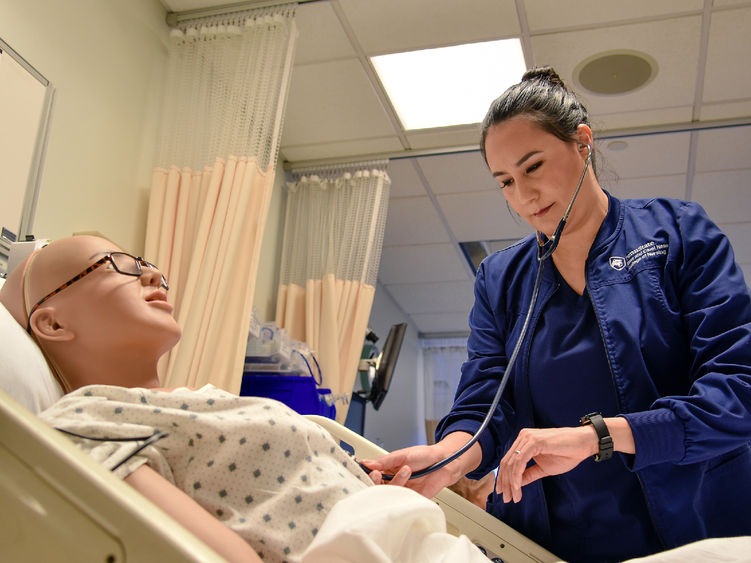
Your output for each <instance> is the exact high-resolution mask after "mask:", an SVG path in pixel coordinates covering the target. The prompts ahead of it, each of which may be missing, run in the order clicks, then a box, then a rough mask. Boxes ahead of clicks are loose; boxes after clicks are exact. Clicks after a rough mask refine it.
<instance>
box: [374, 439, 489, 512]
mask: <svg viewBox="0 0 751 563" xmlns="http://www.w3.org/2000/svg"><path fill="white" fill-rule="evenodd" d="M470 438H471V435H469V434H467V433H465V432H454V433H453V434H449V435H448V436H446V437H445V438H444V439H443V440H441V441H440V442H439V443H438V444H434V445H432V446H413V447H411V448H404V449H401V450H396V451H394V452H391V453H389V454H386V455H384V456H381V457H379V458H376V459H371V460H362V461H361V463H362V464H363V465H365V466H366V467H368V468H369V469H371V470H372V471H371V472H370V478H371V479H372V481H373V482H374V483H375V484H376V485H380V484H383V483H389V484H391V485H400V486H406V487H409V488H410V489H413V490H415V491H417V492H418V493H420V494H421V495H423V496H425V497H427V498H433V497H434V496H435V495H436V494H438V492H439V491H440V490H441V489H443V488H444V487H447V486H448V485H452V484H453V483H456V481H458V480H459V478H460V477H462V476H463V475H464V474H466V473H468V472H470V471H471V470H472V469H474V468H475V467H477V465H479V463H480V459H481V457H482V452H481V450H480V446H479V444H474V445H473V446H472V447H471V448H470V449H469V451H467V452H466V453H464V454H463V455H462V456H461V457H459V458H458V459H456V460H454V461H452V462H451V463H449V464H448V465H446V466H445V467H442V468H441V469H438V470H437V471H434V472H433V473H430V474H429V475H426V476H425V477H419V478H417V479H409V477H410V475H411V474H412V472H413V471H418V470H420V469H424V468H426V467H430V466H431V465H433V464H435V463H438V462H439V461H441V460H443V459H444V458H446V457H447V456H449V455H451V454H452V453H454V452H455V451H457V450H458V449H459V448H461V447H462V446H463V445H464V444H466V443H467V442H468V441H469V439H470ZM384 473H386V474H390V475H394V478H393V479H392V480H391V481H384V480H383V474H384Z"/></svg>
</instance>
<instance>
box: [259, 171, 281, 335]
mask: <svg viewBox="0 0 751 563" xmlns="http://www.w3.org/2000/svg"><path fill="white" fill-rule="evenodd" d="M286 182H287V177H286V175H285V173H284V170H282V165H281V163H279V164H277V170H276V177H275V178H274V191H273V193H272V194H271V202H270V203H269V214H268V217H266V229H265V231H264V233H263V242H262V244H261V255H260V257H259V261H258V276H257V278H256V289H255V292H254V294H253V307H255V309H256V312H257V313H258V319H259V320H260V321H261V322H266V321H273V320H274V317H275V314H276V294H277V288H278V287H279V267H280V265H281V261H282V237H283V235H284V210H285V208H286V204H287V187H286V185H285V184H286Z"/></svg>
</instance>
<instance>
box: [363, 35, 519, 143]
mask: <svg viewBox="0 0 751 563" xmlns="http://www.w3.org/2000/svg"><path fill="white" fill-rule="evenodd" d="M371 61H372V63H373V66H374V68H375V69H376V72H377V73H378V76H379V78H380V80H381V83H382V84H383V87H384V88H385V89H386V92H387V94H388V96H389V98H390V99H391V103H392V105H393V106H394V109H395V110H396V113H397V115H398V116H399V119H400V121H401V123H402V127H404V129H405V130H413V129H429V128H433V127H447V126H451V125H465V124H470V123H479V122H480V121H482V119H483V117H485V113H486V112H487V109H488V106H489V105H490V102H492V101H493V100H494V99H495V98H496V97H498V96H499V95H500V94H501V93H502V92H503V91H504V90H505V89H506V88H508V87H509V86H510V85H512V84H515V83H516V82H519V80H520V79H521V77H522V74H524V71H525V70H526V66H525V63H524V55H523V53H522V48H521V43H520V41H519V39H503V40H499V41H486V42H482V43H469V44H465V45H455V46H453V47H441V48H438V49H425V50H421V51H410V52H405V53H393V54H389V55H380V56H377V57H371Z"/></svg>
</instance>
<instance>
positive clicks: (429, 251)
mask: <svg viewBox="0 0 751 563" xmlns="http://www.w3.org/2000/svg"><path fill="white" fill-rule="evenodd" d="M378 279H379V280H380V281H381V283H383V284H386V285H388V284H392V283H427V282H437V281H466V280H469V279H472V278H471V275H470V273H469V270H468V267H467V266H465V264H464V260H463V258H462V257H461V256H460V255H459V251H458V250H457V249H456V248H455V247H454V246H453V245H452V244H423V245H416V246H388V247H385V248H384V249H383V254H382V255H381V267H380V270H379V271H378Z"/></svg>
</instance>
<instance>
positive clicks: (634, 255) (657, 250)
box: [610, 240, 669, 270]
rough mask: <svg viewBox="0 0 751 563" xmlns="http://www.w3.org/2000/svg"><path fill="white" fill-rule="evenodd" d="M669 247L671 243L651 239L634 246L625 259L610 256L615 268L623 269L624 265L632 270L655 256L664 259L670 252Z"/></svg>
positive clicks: (611, 263)
mask: <svg viewBox="0 0 751 563" xmlns="http://www.w3.org/2000/svg"><path fill="white" fill-rule="evenodd" d="M668 247H669V245H668V243H666V242H656V241H653V240H651V241H649V242H645V243H644V244H642V245H640V246H637V247H636V248H634V249H633V250H632V251H631V252H629V253H628V254H626V258H625V259H624V258H621V257H620V256H612V257H611V258H610V266H611V267H613V268H614V269H615V270H622V269H623V267H624V266H625V267H626V268H628V269H629V270H630V269H632V268H633V267H634V266H636V265H637V264H638V263H639V262H641V261H643V260H647V261H648V262H649V261H651V260H650V259H652V260H654V259H655V258H660V257H662V258H663V260H664V257H666V256H667V254H668Z"/></svg>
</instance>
